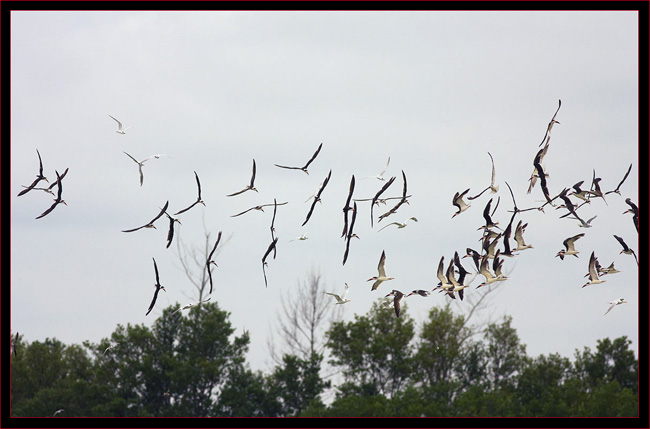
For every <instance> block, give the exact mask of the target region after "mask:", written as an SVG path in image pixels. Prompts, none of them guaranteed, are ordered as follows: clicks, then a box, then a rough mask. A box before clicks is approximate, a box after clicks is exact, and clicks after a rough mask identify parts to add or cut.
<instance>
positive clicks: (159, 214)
mask: <svg viewBox="0 0 650 429" xmlns="http://www.w3.org/2000/svg"><path fill="white" fill-rule="evenodd" d="M167 206H169V201H167V202H165V205H164V206H163V208H162V209H161V210H160V213H158V215H157V216H156V217H155V218H153V219H151V221H149V223H147V224H146V225H142V226H139V227H137V228H133V229H126V230H123V231H122V232H133V231H137V230H139V229H142V228H153V229H157V228H156V226H155V225H154V224H153V223H154V222H155V221H157V220H158V219H159V218H160V217H161V216H162V215H163V214H165V212H166V211H167Z"/></svg>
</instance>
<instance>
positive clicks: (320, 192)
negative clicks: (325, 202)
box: [301, 170, 332, 226]
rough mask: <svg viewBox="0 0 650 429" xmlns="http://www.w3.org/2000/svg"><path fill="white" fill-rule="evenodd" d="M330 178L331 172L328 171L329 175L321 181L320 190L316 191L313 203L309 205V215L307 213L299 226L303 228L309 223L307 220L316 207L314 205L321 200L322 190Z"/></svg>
mask: <svg viewBox="0 0 650 429" xmlns="http://www.w3.org/2000/svg"><path fill="white" fill-rule="evenodd" d="M330 177H332V170H330V172H329V174H328V175H327V177H326V178H325V180H324V181H323V184H322V185H321V187H320V189H319V190H318V193H317V194H316V197H315V198H314V201H313V202H312V203H311V207H310V209H309V213H307V217H306V218H305V221H304V222H303V223H302V225H301V226H305V225H306V224H307V222H308V221H309V218H310V217H311V214H312V213H313V212H314V207H316V203H317V202H319V201H320V200H321V199H320V196H321V194H322V193H323V190H324V189H325V187H326V186H327V184H328V183H329V181H330Z"/></svg>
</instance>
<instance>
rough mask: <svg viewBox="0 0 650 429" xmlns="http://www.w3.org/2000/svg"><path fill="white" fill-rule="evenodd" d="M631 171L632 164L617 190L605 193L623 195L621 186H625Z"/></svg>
mask: <svg viewBox="0 0 650 429" xmlns="http://www.w3.org/2000/svg"><path fill="white" fill-rule="evenodd" d="M631 170H632V164H630V166H629V168H628V169H627V172H626V173H625V176H623V180H621V181H620V183H619V184H618V186H617V187H616V189H614V190H613V191H607V192H605V195H607V194H611V193H616V194H618V195H621V185H622V184H623V182H625V179H627V176H629V175H630V171H631Z"/></svg>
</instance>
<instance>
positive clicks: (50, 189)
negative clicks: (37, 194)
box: [22, 168, 69, 196]
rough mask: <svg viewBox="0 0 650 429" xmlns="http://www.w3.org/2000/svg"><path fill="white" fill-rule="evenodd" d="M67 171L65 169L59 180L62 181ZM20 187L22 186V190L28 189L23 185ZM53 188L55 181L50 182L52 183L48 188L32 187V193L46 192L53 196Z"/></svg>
mask: <svg viewBox="0 0 650 429" xmlns="http://www.w3.org/2000/svg"><path fill="white" fill-rule="evenodd" d="M68 170H69V169H68V168H66V169H65V171H64V172H63V174H61V180H63V178H64V177H65V175H66V174H68ZM22 186H23V188H28V186H25V185H22ZM55 186H56V180H55V181H54V182H52V183H51V184H50V186H48V187H47V188H36V187H34V188H32V189H33V190H34V191H44V192H47V193H48V194H50V195H52V196H54V192H53V191H52V188H54V187H55Z"/></svg>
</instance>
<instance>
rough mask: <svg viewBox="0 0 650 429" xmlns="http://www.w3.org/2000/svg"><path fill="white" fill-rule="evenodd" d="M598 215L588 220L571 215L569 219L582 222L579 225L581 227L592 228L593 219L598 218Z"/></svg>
mask: <svg viewBox="0 0 650 429" xmlns="http://www.w3.org/2000/svg"><path fill="white" fill-rule="evenodd" d="M597 217H598V215H595V216H593V217H591V218H589V219H587V220H586V221H585V220H583V219H580V218H577V219H575V218H573V217H570V218H569V219H575V220H577V221H579V222H580V223H579V224H578V226H579V227H581V228H591V226H592V225H591V221H592V220H594V219H596V218H597Z"/></svg>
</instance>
